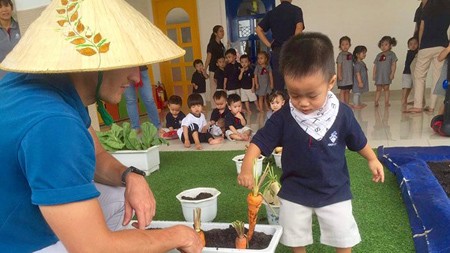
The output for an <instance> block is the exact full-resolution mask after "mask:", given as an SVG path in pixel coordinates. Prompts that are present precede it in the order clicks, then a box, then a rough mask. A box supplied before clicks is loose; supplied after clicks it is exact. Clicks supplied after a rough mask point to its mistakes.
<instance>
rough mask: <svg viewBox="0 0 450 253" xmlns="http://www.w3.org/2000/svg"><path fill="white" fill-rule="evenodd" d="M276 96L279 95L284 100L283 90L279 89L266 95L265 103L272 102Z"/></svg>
mask: <svg viewBox="0 0 450 253" xmlns="http://www.w3.org/2000/svg"><path fill="white" fill-rule="evenodd" d="M278 96H280V97H281V98H282V99H283V100H286V97H285V96H284V92H283V91H281V90H276V91H273V92H271V93H270V94H268V95H267V103H269V105H270V102H272V101H273V100H274V99H275V98H276V97H278Z"/></svg>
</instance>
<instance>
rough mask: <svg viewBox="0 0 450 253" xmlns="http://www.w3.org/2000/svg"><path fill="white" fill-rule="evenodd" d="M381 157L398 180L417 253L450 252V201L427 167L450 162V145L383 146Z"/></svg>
mask: <svg viewBox="0 0 450 253" xmlns="http://www.w3.org/2000/svg"><path fill="white" fill-rule="evenodd" d="M378 158H379V159H380V161H381V162H382V163H383V164H384V165H385V166H386V167H387V168H388V169H389V170H390V171H391V172H392V173H394V174H395V175H396V177H397V182H398V183H399V185H400V190H401V193H402V196H403V200H404V202H405V205H406V208H407V212H408V216H409V221H410V225H411V230H412V235H413V240H414V245H415V248H416V252H419V253H422V252H424V253H431V252H433V253H437V252H440V253H444V252H450V200H449V198H448V197H447V195H446V193H445V192H444V190H443V189H442V187H441V185H440V184H439V182H438V181H437V179H436V178H435V177H434V175H433V173H432V171H431V170H430V169H429V167H428V165H427V162H444V161H450V146H440V147H393V148H384V147H383V146H380V147H379V148H378ZM449 170H450V168H449Z"/></svg>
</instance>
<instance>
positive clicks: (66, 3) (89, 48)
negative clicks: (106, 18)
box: [56, 0, 111, 66]
mask: <svg viewBox="0 0 450 253" xmlns="http://www.w3.org/2000/svg"><path fill="white" fill-rule="evenodd" d="M82 2H83V0H61V6H60V7H59V8H57V9H56V12H57V13H58V14H59V15H58V18H59V19H58V20H57V21H56V22H57V23H58V25H59V26H60V27H61V30H62V31H63V34H64V36H65V37H66V40H68V41H69V42H70V43H72V44H74V45H75V49H76V51H77V52H78V53H80V54H82V55H84V56H93V55H98V56H99V59H100V60H101V56H100V54H104V53H107V52H108V51H109V46H110V43H111V42H109V41H108V40H107V39H106V38H103V36H102V35H101V33H100V32H92V31H91V29H90V28H89V26H87V25H85V24H83V23H82V22H81V13H80V12H79V9H80V5H81V4H82ZM99 66H100V63H99Z"/></svg>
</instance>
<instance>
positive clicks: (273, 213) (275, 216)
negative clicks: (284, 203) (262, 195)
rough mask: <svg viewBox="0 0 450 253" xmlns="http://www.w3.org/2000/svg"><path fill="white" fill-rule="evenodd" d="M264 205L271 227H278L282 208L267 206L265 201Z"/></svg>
mask: <svg viewBox="0 0 450 253" xmlns="http://www.w3.org/2000/svg"><path fill="white" fill-rule="evenodd" d="M263 204H264V207H265V208H266V213H267V222H269V224H270V225H278V224H279V222H278V220H279V214H280V206H276V205H270V204H267V203H266V202H265V201H263ZM271 207H272V208H271Z"/></svg>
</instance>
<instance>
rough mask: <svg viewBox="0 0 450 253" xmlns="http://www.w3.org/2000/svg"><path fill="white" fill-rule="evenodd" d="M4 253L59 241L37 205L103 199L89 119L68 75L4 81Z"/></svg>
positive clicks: (0, 190)
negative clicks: (96, 172) (95, 180)
mask: <svg viewBox="0 0 450 253" xmlns="http://www.w3.org/2000/svg"><path fill="white" fill-rule="evenodd" d="M0 101H2V102H1V103H0V118H1V120H0V140H1V141H0V150H2V152H0V163H1V164H2V165H1V166H0V174H1V177H0V203H2V204H1V205H0V238H1V239H0V252H33V251H36V250H39V249H42V248H44V247H47V246H49V245H51V244H54V243H55V242H57V241H58V238H57V237H56V236H55V234H54V233H53V231H52V230H51V229H50V227H49V226H48V224H47V222H46V221H45V220H44V218H43V216H42V214H41V212H40V210H39V206H47V205H58V204H66V203H71V202H77V201H82V200H87V199H92V198H95V197H97V196H99V193H98V191H97V190H96V188H95V185H94V183H93V178H94V171H95V153H94V143H93V140H92V138H91V135H90V134H89V132H88V130H87V128H88V127H89V126H90V123H91V122H90V118H89V115H88V113H87V110H86V108H85V106H84V105H83V103H82V101H81V99H80V97H79V96H78V94H77V92H76V91H75V89H74V87H73V86H72V84H71V82H70V80H69V79H68V77H67V76H66V75H63V74H56V75H33V74H17V73H9V74H7V75H6V76H5V77H4V78H3V79H2V80H1V81H0Z"/></svg>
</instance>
